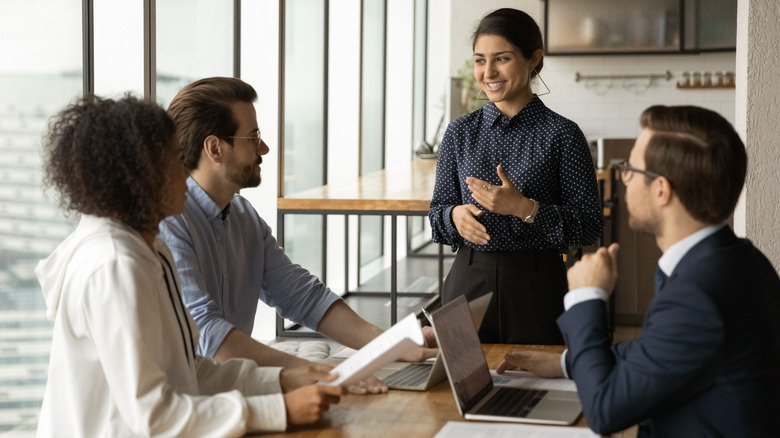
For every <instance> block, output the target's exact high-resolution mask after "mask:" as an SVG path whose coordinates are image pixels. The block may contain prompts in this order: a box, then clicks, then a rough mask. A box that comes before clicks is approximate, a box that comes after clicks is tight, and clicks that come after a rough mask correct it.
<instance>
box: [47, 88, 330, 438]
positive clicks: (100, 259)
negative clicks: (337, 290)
mask: <svg viewBox="0 0 780 438" xmlns="http://www.w3.org/2000/svg"><path fill="white" fill-rule="evenodd" d="M43 150H44V171H45V175H46V176H45V182H46V183H47V185H49V186H52V187H54V188H56V189H57V192H58V194H59V197H60V204H61V206H62V207H63V208H64V209H65V210H66V211H70V212H73V213H76V214H78V215H80V216H81V218H80V221H79V224H78V227H77V228H76V230H75V231H74V232H73V234H71V235H70V236H68V238H67V239H65V241H64V242H63V243H62V244H60V245H59V246H58V247H57V248H56V249H55V250H54V252H53V253H52V254H51V255H50V256H49V257H48V258H46V259H45V260H42V261H41V262H40V263H39V264H38V267H37V268H36V274H37V275H38V279H39V281H40V283H41V288H42V290H43V295H44V298H45V299H46V307H47V316H48V317H49V318H51V319H54V334H53V337H52V347H51V359H50V366H49V378H48V382H47V384H46V391H45V394H44V397H43V407H42V408H41V415H40V419H39V423H38V436H84V437H92V436H105V437H108V436H117V437H119V436H122V437H127V436H158V435H165V436H182V437H190V436H192V437H195V436H197V437H206V436H214V437H226V436H240V435H243V434H244V433H246V431H247V430H249V429H251V430H284V429H285V428H286V426H287V424H294V423H308V422H313V421H314V420H316V419H317V418H318V417H319V415H320V413H321V412H322V411H323V410H327V408H328V405H329V404H330V403H335V402H337V401H338V398H339V395H340V391H341V389H340V388H336V387H327V386H320V385H308V386H303V385H305V384H307V383H308V382H310V381H311V380H310V377H312V374H313V371H314V370H312V373H311V374H310V373H309V371H307V370H306V369H303V374H301V371H302V370H300V369H299V370H291V371H288V370H286V369H285V370H280V369H279V368H259V367H257V365H256V364H255V363H254V362H253V361H251V360H243V359H235V360H230V361H228V362H226V363H225V364H222V365H219V364H216V363H214V362H212V360H210V359H205V358H203V357H200V356H198V355H197V354H196V350H195V346H196V345H198V326H197V325H195V322H194V321H193V319H192V317H191V316H190V314H189V312H188V311H187V308H186V307H185V306H184V304H183V303H182V299H181V292H180V290H179V284H180V283H179V279H178V275H177V274H176V267H175V266H174V265H173V256H172V255H171V251H170V250H169V249H168V247H167V246H166V245H165V243H163V242H162V240H160V239H157V238H156V236H157V227H158V224H159V223H160V221H161V220H162V219H163V218H164V217H166V216H169V215H172V214H178V213H181V212H182V210H183V209H184V201H185V196H186V192H187V184H186V178H187V172H186V171H185V169H184V167H183V165H182V163H181V155H182V148H181V145H180V144H179V141H178V140H177V138H176V131H175V128H174V125H173V121H172V120H171V118H170V117H169V116H168V114H167V113H166V112H165V111H164V110H163V109H162V108H160V107H159V106H157V105H156V104H154V103H151V102H144V101H141V100H138V99H136V98H133V97H125V98H123V99H120V100H116V101H115V100H110V99H101V98H97V97H86V98H84V99H83V100H81V101H79V102H77V103H74V104H72V105H70V106H69V107H68V108H66V109H65V110H64V111H62V112H61V113H60V114H59V116H58V118H57V119H55V121H54V123H53V124H52V125H51V128H50V131H49V134H48V136H47V138H46V139H45V141H44V145H43ZM313 368H314V367H313ZM280 371H281V372H280ZM320 371H322V370H320ZM321 374H322V375H323V376H324V373H321ZM301 386H302V387H301ZM298 387H300V388H298ZM296 388H297V389H296ZM287 391H289V392H287Z"/></svg>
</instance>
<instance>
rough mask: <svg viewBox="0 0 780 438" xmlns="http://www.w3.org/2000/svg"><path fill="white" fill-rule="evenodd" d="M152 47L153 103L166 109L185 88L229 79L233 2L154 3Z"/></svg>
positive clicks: (164, 0)
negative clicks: (205, 80)
mask: <svg viewBox="0 0 780 438" xmlns="http://www.w3.org/2000/svg"><path fill="white" fill-rule="evenodd" d="M155 16H156V22H157V26H156V27H155V34H156V44H155V47H154V49H155V50H154V52H155V53H154V54H155V60H154V61H155V64H156V66H157V77H156V87H157V93H156V94H157V95H156V96H155V97H156V100H157V102H158V103H159V104H160V105H162V106H163V107H166V108H167V107H168V104H169V103H170V102H171V99H173V97H174V96H176V93H178V92H179V90H181V89H182V87H184V86H185V85H187V84H189V83H191V82H194V81H195V80H197V79H201V78H205V77H209V76H233V73H234V72H233V47H234V46H233V39H234V35H233V33H234V32H233V2H232V1H219V2H215V1H212V0H160V1H157V2H156V11H155Z"/></svg>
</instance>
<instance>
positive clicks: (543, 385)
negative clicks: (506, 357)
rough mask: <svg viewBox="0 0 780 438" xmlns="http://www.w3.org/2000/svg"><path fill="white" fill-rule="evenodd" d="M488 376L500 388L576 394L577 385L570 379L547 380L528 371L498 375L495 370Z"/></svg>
mask: <svg viewBox="0 0 780 438" xmlns="http://www.w3.org/2000/svg"><path fill="white" fill-rule="evenodd" d="M490 375H491V377H493V383H495V384H497V385H501V386H511V387H513V388H531V389H548V390H549V389H554V390H557V391H573V392H577V385H576V384H575V383H574V380H571V379H564V378H560V379H548V378H545V377H539V376H537V375H536V374H534V373H531V372H528V371H506V372H505V373H504V374H498V373H496V370H490Z"/></svg>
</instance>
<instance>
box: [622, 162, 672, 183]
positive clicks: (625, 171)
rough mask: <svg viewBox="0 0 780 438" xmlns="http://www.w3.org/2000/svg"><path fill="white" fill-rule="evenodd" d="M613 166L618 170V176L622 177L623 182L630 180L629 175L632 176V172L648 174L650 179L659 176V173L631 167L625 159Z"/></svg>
mask: <svg viewBox="0 0 780 438" xmlns="http://www.w3.org/2000/svg"><path fill="white" fill-rule="evenodd" d="M615 166H616V167H617V168H618V169H619V170H620V177H621V178H623V182H626V183H627V182H629V181H631V177H633V176H634V172H636V173H641V174H642V175H646V176H649V177H650V178H652V179H656V178H658V177H659V176H661V175H660V174H658V173H655V172H650V171H649V170H642V169H637V168H636V167H631V166H630V165H629V164H628V161H626V160H623V161H621V162H619V163H617V164H616V165H615Z"/></svg>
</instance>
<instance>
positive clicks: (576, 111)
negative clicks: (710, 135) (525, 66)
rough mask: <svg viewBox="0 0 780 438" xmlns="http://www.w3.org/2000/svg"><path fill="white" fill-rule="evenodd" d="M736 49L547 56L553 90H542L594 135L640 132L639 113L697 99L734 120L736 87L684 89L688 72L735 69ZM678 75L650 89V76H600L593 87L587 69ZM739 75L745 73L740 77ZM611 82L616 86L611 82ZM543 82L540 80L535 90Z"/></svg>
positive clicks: (588, 134) (546, 76) (590, 71)
mask: <svg viewBox="0 0 780 438" xmlns="http://www.w3.org/2000/svg"><path fill="white" fill-rule="evenodd" d="M734 69H735V53H734V52H723V53H707V54H698V55H642V56H622V55H621V56H546V57H545V60H544V69H543V70H542V78H543V79H544V80H545V82H546V83H547V85H548V86H549V88H550V90H551V93H550V94H548V95H546V96H542V100H543V101H544V103H545V104H546V105H547V106H548V107H550V108H551V109H553V110H554V111H556V112H558V113H560V114H562V115H564V116H566V117H568V118H570V119H572V120H573V121H575V122H576V123H578V124H579V125H580V128H581V129H582V131H583V132H584V133H585V136H586V137H588V138H593V137H600V136H605V137H635V136H636V135H637V134H638V133H639V131H640V129H639V115H640V114H641V113H642V111H643V110H644V109H645V108H647V107H648V106H651V105H657V104H663V105H696V106H701V107H705V108H709V109H712V110H714V111H717V112H719V113H720V114H722V115H723V116H724V117H725V118H726V119H727V120H729V121H730V122H731V123H732V124H733V123H734V108H735V106H734V98H735V96H734V89H733V88H730V89H678V88H677V86H676V84H677V81H678V80H679V79H680V76H681V73H682V72H687V71H698V72H717V71H721V72H722V71H729V72H734ZM667 70H668V71H670V72H671V73H672V79H671V80H669V81H666V80H665V79H656V80H655V81H654V82H653V84H652V86H651V87H649V88H647V89H645V86H646V85H647V83H648V82H647V80H645V79H643V80H630V81H625V82H624V81H622V80H612V81H598V82H594V83H593V84H592V88H590V89H588V88H587V86H586V81H582V80H581V81H580V82H575V80H574V78H575V73H576V72H579V73H580V74H581V75H584V76H590V75H599V76H601V75H621V74H629V75H635V74H650V73H652V74H664V73H665V72H666V71H667ZM736 80H737V81H739V80H740V78H736ZM610 82H611V86H609V83H610ZM542 90H543V88H541V87H539V86H537V85H536V84H535V85H534V91H536V92H538V93H541V92H542Z"/></svg>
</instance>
